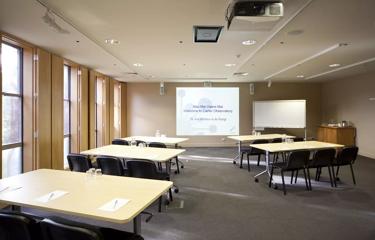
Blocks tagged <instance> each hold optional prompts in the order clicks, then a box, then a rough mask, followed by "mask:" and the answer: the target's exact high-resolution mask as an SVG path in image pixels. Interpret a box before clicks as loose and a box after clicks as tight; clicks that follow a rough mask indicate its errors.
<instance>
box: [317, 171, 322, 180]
mask: <svg viewBox="0 0 375 240" xmlns="http://www.w3.org/2000/svg"><path fill="white" fill-rule="evenodd" d="M320 175H322V168H319V174H318V181H320Z"/></svg>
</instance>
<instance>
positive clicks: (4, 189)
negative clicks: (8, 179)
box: [0, 186, 22, 194]
mask: <svg viewBox="0 0 375 240" xmlns="http://www.w3.org/2000/svg"><path fill="white" fill-rule="evenodd" d="M21 188H22V186H4V187H0V194H1V193H5V192H12V191H15V190H18V189H21Z"/></svg>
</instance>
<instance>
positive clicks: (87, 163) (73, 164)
mask: <svg viewBox="0 0 375 240" xmlns="http://www.w3.org/2000/svg"><path fill="white" fill-rule="evenodd" d="M67 158H68V164H69V169H70V171H74V172H86V171H87V170H89V169H90V168H92V163H91V160H90V159H89V157H88V156H87V155H83V154H73V153H71V154H68V156H67Z"/></svg>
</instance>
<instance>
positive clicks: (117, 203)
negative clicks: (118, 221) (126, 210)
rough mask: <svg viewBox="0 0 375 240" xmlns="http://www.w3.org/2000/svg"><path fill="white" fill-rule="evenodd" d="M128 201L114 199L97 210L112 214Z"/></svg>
mask: <svg viewBox="0 0 375 240" xmlns="http://www.w3.org/2000/svg"><path fill="white" fill-rule="evenodd" d="M129 201H130V200H129V199H124V198H114V199H112V200H111V201H109V202H107V203H105V204H104V205H103V206H101V207H100V208H99V210H102V211H107V212H114V211H117V210H118V209H120V208H121V207H122V206H124V205H125V204H127V203H128V202H129Z"/></svg>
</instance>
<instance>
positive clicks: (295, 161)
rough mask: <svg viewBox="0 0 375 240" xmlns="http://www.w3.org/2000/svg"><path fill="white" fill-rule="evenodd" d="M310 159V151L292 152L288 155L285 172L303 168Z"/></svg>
mask: <svg viewBox="0 0 375 240" xmlns="http://www.w3.org/2000/svg"><path fill="white" fill-rule="evenodd" d="M309 158H310V151H308V150H300V151H293V152H291V153H290V154H289V156H288V159H287V164H286V168H285V169H286V170H290V169H301V168H304V167H305V166H306V165H307V163H308V161H309Z"/></svg>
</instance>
